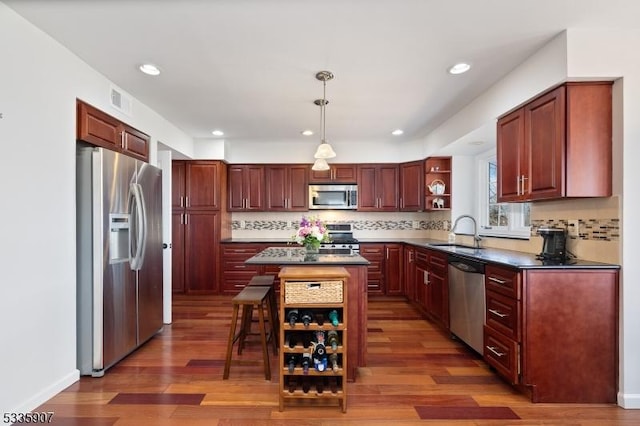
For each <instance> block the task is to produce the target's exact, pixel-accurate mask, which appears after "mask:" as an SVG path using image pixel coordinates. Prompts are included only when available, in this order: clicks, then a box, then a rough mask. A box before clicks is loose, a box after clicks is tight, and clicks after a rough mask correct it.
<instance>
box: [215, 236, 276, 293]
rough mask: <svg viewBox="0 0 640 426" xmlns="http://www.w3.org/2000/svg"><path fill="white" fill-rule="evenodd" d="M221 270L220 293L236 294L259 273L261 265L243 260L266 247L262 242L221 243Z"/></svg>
mask: <svg viewBox="0 0 640 426" xmlns="http://www.w3.org/2000/svg"><path fill="white" fill-rule="evenodd" d="M220 247H221V268H220V269H221V271H222V276H221V278H222V280H221V284H220V292H221V293H222V294H237V293H239V292H240V291H241V290H242V289H243V288H244V287H245V286H246V285H247V283H248V282H249V281H250V280H251V278H252V277H253V276H254V275H260V274H261V266H258V265H246V264H245V263H244V262H245V261H246V260H247V259H249V258H250V257H253V256H255V255H256V254H258V253H259V252H260V251H262V250H263V249H265V248H266V246H264V245H262V244H237V243H228V244H226V243H222V244H220Z"/></svg>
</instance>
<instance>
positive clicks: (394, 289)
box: [384, 244, 404, 295]
mask: <svg viewBox="0 0 640 426" xmlns="http://www.w3.org/2000/svg"><path fill="white" fill-rule="evenodd" d="M385 257H386V259H385V265H384V267H385V270H384V275H385V280H384V281H385V288H386V293H387V294H388V295H401V294H404V289H403V287H404V285H403V283H404V276H403V267H402V266H403V265H402V245H401V244H387V245H385Z"/></svg>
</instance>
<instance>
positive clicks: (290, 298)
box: [284, 281, 343, 304]
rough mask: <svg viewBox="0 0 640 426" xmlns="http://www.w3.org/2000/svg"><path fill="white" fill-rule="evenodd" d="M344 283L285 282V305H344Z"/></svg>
mask: <svg viewBox="0 0 640 426" xmlns="http://www.w3.org/2000/svg"><path fill="white" fill-rule="evenodd" d="M342 285H343V283H342V281H285V282H284V303H286V304H290V303H342Z"/></svg>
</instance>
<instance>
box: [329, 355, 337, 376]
mask: <svg viewBox="0 0 640 426" xmlns="http://www.w3.org/2000/svg"><path fill="white" fill-rule="evenodd" d="M329 362H330V363H331V369H332V370H333V372H334V373H337V372H338V370H339V367H338V354H331V355H329Z"/></svg>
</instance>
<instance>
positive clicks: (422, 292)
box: [413, 265, 429, 310]
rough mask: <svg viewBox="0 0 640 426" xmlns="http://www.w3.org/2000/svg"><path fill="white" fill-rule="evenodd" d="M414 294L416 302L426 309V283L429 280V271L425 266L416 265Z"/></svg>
mask: <svg viewBox="0 0 640 426" xmlns="http://www.w3.org/2000/svg"><path fill="white" fill-rule="evenodd" d="M413 278H414V282H415V295H416V303H417V304H418V305H419V306H421V307H422V308H423V309H425V310H426V309H427V285H428V282H429V273H428V272H427V269H426V268H423V267H422V266H420V265H416V268H415V276H414V277H413Z"/></svg>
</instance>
